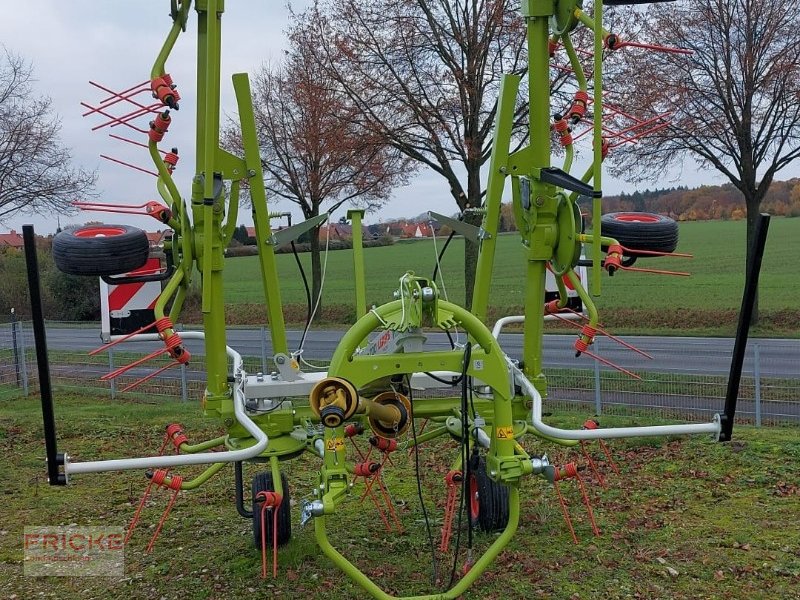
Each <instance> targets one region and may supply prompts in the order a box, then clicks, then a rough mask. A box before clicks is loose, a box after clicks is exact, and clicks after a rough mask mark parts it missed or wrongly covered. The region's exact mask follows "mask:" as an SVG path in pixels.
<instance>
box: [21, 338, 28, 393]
mask: <svg viewBox="0 0 800 600" xmlns="http://www.w3.org/2000/svg"><path fill="white" fill-rule="evenodd" d="M25 352H26V349H25V327H24V325H23V324H22V323H21V322H20V324H19V359H20V360H19V366H20V370H21V371H22V393H23V394H24V396H25V397H26V398H27V397H28V361H27V359H26V358H25Z"/></svg>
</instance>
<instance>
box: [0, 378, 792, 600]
mask: <svg viewBox="0 0 800 600" xmlns="http://www.w3.org/2000/svg"><path fill="white" fill-rule="evenodd" d="M56 402H57V411H56V412H57V420H58V425H59V438H60V444H61V446H60V448H59V449H60V450H62V451H69V452H70V453H71V454H72V455H74V456H76V457H77V458H79V459H81V460H88V459H92V458H99V457H112V456H113V457H118V456H122V455H135V454H140V453H150V452H153V451H155V450H156V449H157V448H158V446H159V445H160V441H161V436H162V434H163V425H164V424H165V423H168V422H173V421H180V422H182V423H183V424H184V425H185V427H186V431H187V433H188V434H189V436H190V439H191V441H193V442H194V441H199V440H201V439H206V438H208V437H212V436H214V435H217V434H218V429H216V423H215V422H211V421H208V420H204V419H203V418H202V417H201V416H200V414H199V410H198V409H197V407H196V406H193V405H192V404H180V403H150V404H147V403H141V402H134V401H124V400H123V401H116V402H113V403H112V402H108V401H104V400H100V399H93V398H89V397H83V398H78V397H75V396H68V395H66V394H65V393H63V392H61V393H57V394H56ZM584 417H585V415H579V414H574V413H563V414H557V415H553V417H550V418H549V419H550V420H551V421H552V422H554V423H556V424H560V425H562V426H577V424H579V423H580V422H581V421H582V419H583V418H584ZM631 423H637V424H642V423H640V422H639V419H637V418H635V417H617V418H615V419H612V418H607V419H606V421H605V422H604V425H615V424H631ZM797 432H798V430H797V429H796V428H795V429H790V428H777V427H776V428H769V429H760V430H757V429H754V428H748V427H741V428H738V429H735V430H734V438H735V441H734V442H733V443H730V444H716V443H713V442H712V441H710V440H709V439H707V437H705V436H701V437H695V438H690V439H689V438H687V439H682V440H653V439H651V440H629V441H627V442H622V441H617V442H614V443H613V444H612V449H613V452H614V454H615V456H616V459H617V461H618V463H619V465H620V469H621V475H620V476H615V475H610V476H609V480H610V484H611V485H610V489H608V490H602V489H601V488H599V487H598V486H597V485H591V484H590V486H589V489H590V493H591V495H592V497H593V499H594V500H593V503H594V504H595V511H596V517H597V520H598V524H599V527H600V529H601V530H602V531H603V535H602V536H601V537H600V538H593V537H591V535H590V529H589V524H588V522H587V521H586V518H585V512H584V510H583V508H582V506H581V505H580V500H579V496H578V495H577V493H576V492H575V490H574V488H573V486H571V485H569V484H562V489H563V490H564V493H565V496H566V498H567V502H568V503H569V504H570V506H571V509H572V510H571V512H572V515H573V518H575V528H576V532H577V534H578V536H579V539H580V543H579V544H578V545H577V546H576V545H574V544H573V543H572V541H571V539H570V536H569V533H568V531H567V528H566V527H565V525H564V523H563V520H562V517H561V513H560V508H559V504H558V500H557V498H556V496H555V494H554V493H553V490H552V488H551V487H550V486H549V485H547V484H546V483H545V482H544V481H543V480H541V479H535V480H533V479H532V480H530V481H525V482H524V484H523V486H522V490H523V498H524V502H523V507H522V519H521V523H520V529H519V531H518V533H517V535H516V536H515V538H514V540H513V541H512V543H511V545H510V546H509V548H508V549H507V550H506V551H505V552H503V553H502V554H501V555H500V557H499V558H498V560H497V562H496V564H495V565H494V566H492V567H491V568H490V569H489V570H488V571H487V573H485V574H484V576H482V577H481V578H480V579H479V580H478V582H477V584H476V585H475V586H473V588H471V590H470V591H469V593H467V594H465V596H464V598H465V599H467V600H474V599H497V600H499V599H503V600H515V599H522V598H538V597H542V598H553V599H570V600H572V599H595V598H609V599H617V598H620V599H622V598H646V599H665V600H666V599H688V598H692V599H694V598H698V599H699V598H703V599H710V598H720V599H722V598H726V599H727V598H796V597H797V596H798V591H800V529H798V528H797V527H796V526H795V525H796V520H797V515H798V514H800V490H798V487H797V483H798V481H800V445H798V443H797ZM523 443H525V445H526V446H527V447H528V449H529V450H537V451H541V450H547V451H548V453H549V454H550V456H551V457H552V458H553V459H554V461H555V462H559V463H563V462H566V461H568V460H573V459H575V458H577V456H576V455H575V453H567V452H565V451H559V450H555V451H554V449H553V447H552V446H546V447H545V446H541V445H533V444H531V442H530V440H528V441H524V442H523ZM42 446H43V445H42V442H41V417H40V414H39V408H38V405H37V400H36V399H35V398H30V399H20V398H6V399H2V400H0V448H2V453H0V476H2V478H3V488H2V490H3V495H2V499H3V501H2V503H1V504H0V597H2V598H18V599H20V600H21V599H23V598H33V597H54V598H60V599H61V598H64V599H72V598H82V599H83V598H134V599H139V598H141V599H148V600H149V599H152V598H164V599H173V598H174V599H181V600H184V599H185V600H194V599H198V600H199V599H206V598H215V599H216V598H243V597H264V596H265V595H266V597H270V598H271V597H276V598H288V599H297V600H299V599H310V598H326V599H330V600H344V599H362V598H366V595H365V594H364V592H363V591H361V590H360V588H357V587H356V586H354V585H353V584H351V583H350V582H349V580H348V579H347V578H346V577H345V576H344V575H342V574H341V573H340V572H339V571H338V570H336V569H335V568H334V567H333V565H332V564H331V563H330V562H329V561H328V560H327V559H325V558H324V557H322V556H321V554H320V552H319V550H318V549H317V547H316V545H315V543H314V539H313V529H312V528H311V527H310V526H309V527H306V528H304V529H301V528H299V527H298V526H297V521H298V517H299V508H298V507H297V506H296V505H294V506H293V507H292V521H293V533H292V542H291V543H290V545H289V546H287V547H286V548H284V549H282V550H281V551H280V553H279V556H280V560H279V577H278V579H276V580H272V579H268V580H266V581H264V580H261V579H260V577H259V575H260V556H259V554H258V553H257V552H256V550H255V549H254V548H253V546H252V535H251V532H250V522H249V521H247V520H244V519H242V518H240V517H239V516H238V515H237V514H236V511H235V509H234V505H233V490H232V473H231V469H230V468H227V469H224V470H223V471H222V473H221V474H220V475H218V476H217V477H216V478H215V479H212V480H211V481H210V482H209V483H208V484H207V485H206V486H204V487H202V488H201V489H200V490H198V491H196V492H188V493H182V494H181V495H180V497H179V498H178V501H177V503H176V506H175V509H174V511H173V513H172V515H171V516H170V518H169V520H168V521H167V523H166V525H165V528H164V531H163V533H162V535H161V538H160V539H159V542H158V543H157V545H156V547H155V550H154V552H153V553H152V554H146V553H145V552H144V549H145V546H146V544H147V541H148V538H149V537H150V535H151V534H152V531H153V527H154V525H155V523H156V521H157V519H158V517H159V515H160V513H161V511H162V510H163V508H164V506H165V504H166V500H167V494H166V493H164V492H160V493H157V494H155V496H154V497H153V499H152V502H151V503H150V504H148V506H147V507H146V508H145V510H144V512H143V517H142V518H143V522H142V523H141V524H140V527H139V529H138V530H137V532H136V534H135V535H134V536H133V538H132V542H131V544H130V545H129V546H128V548H127V549H126V572H125V577H124V578H123V579H121V580H109V579H106V578H102V577H93V578H68V577H59V578H56V577H53V578H31V577H25V576H23V575H22V535H21V534H22V527H23V525H56V524H70V523H75V524H78V525H110V526H124V525H126V523H127V522H128V520H129V519H130V517H131V515H132V513H133V510H134V507H135V505H136V503H137V501H138V498H139V496H140V494H141V492H142V490H143V488H144V483H145V479H144V477H143V476H142V473H141V472H128V473H109V474H98V475H83V476H80V477H76V478H75V479H74V481H73V482H72V483H71V484H70V486H69V487H67V488H51V487H49V486H47V485H46V483H45V481H44V473H45V469H44V464H43V460H42V459H43V447H42ZM452 452H454V447H453V442H447V441H444V442H441V443H440V444H438V445H435V446H431V447H423V449H422V450H421V453H420V462H421V468H422V473H423V493H424V495H425V499H426V502H427V505H428V509H429V511H430V516H431V519H432V521H433V529H434V536H437V535H438V531H439V526H440V524H441V516H442V510H443V508H442V507H443V503H444V490H445V488H444V484H443V481H442V476H443V474H444V470H445V469H446V466H445V465H444V464H442V463H443V459H442V456H443V455H446V454H448V453H452ZM448 460H449V459H448ZM394 462H395V465H394V466H393V467H392V468H390V470H389V472H388V473H387V476H386V477H387V484H388V487H389V489H390V490H391V492H392V495H393V497H394V499H395V501H396V503H397V505H398V510H399V514H400V518H401V519H402V522H403V525H404V527H405V528H406V533H405V534H403V535H400V536H389V535H387V534H385V533H384V532H383V529H382V526H381V525H380V521H379V520H378V519H377V518H376V517H375V515H374V513H373V512H372V511H371V510H370V509H369V508H368V504H364V505H359V503H358V500H357V497H355V498H353V499H352V500H350V501H348V502H346V503H345V504H344V505H343V510H342V511H341V513H337V517H336V521H335V522H331V523H330V525H329V529H330V530H331V535H332V536H333V540H334V543H335V544H336V545H337V546H338V547H339V548H340V549H341V550H342V551H343V552H344V553H345V555H346V556H347V557H348V558H349V559H350V560H352V561H353V562H355V563H356V564H357V565H358V566H359V567H360V568H361V569H363V570H365V571H366V572H367V573H369V574H370V576H372V577H373V578H374V579H375V580H376V582H377V583H378V584H379V585H381V586H382V587H383V588H384V589H386V590H388V591H390V592H392V593H401V594H418V593H424V592H430V591H433V589H434V588H433V587H432V585H431V582H430V573H431V555H430V549H429V548H428V545H427V538H426V535H425V529H424V524H423V519H422V517H421V513H420V509H419V502H418V500H417V492H416V486H415V483H414V481H415V479H414V474H413V473H414V471H413V461H411V460H409V457H408V456H406V453H398V454H396V455H395V458H394ZM317 463H318V459H314V458H313V457H311V456H305V457H303V458H300V459H297V460H294V461H290V462H288V463H285V467H284V468H285V469H286V471H287V474H288V475H289V480H290V486H291V492H292V498H293V500H294V501H296V502H293V504H296V503H297V502H299V501H300V500H301V499H302V498H305V497H308V496H309V492H310V490H311V488H312V486H313V485H314V477H315V474H316V469H317ZM606 470H607V469H606ZM255 472H256V467H254V466H253V465H249V466H248V467H247V469H246V472H245V475H246V477H249V476H251V475H252V474H254V473H255ZM180 473H181V474H182V475H186V476H190V475H191V474H192V473H193V472H192V471H191V470H188V469H187V470H180ZM492 539H493V536H490V535H485V534H477V536H476V544H475V546H476V552H479V553H480V552H482V551H483V549H485V548H486V547H487V545H488V544H489V543H491V541H492ZM462 557H463V554H462ZM437 559H438V561H439V562H438V564H439V569H440V571H441V572H442V573H447V574H449V569H450V567H451V565H452V559H453V557H452V554H449V555H442V554H441V553H439V554H437Z"/></svg>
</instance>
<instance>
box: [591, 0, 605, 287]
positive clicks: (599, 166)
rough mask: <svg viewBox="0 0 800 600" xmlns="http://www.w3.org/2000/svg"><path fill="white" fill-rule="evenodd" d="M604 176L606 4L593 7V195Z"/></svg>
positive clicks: (596, 267)
mask: <svg viewBox="0 0 800 600" xmlns="http://www.w3.org/2000/svg"><path fill="white" fill-rule="evenodd" d="M602 173H603V1H602V0H596V1H595V3H594V191H595V192H600V191H601V190H602V189H603V186H602V183H603V182H602V179H601V178H602ZM602 202H603V201H602V198H601V197H600V195H599V194H595V198H593V199H592V231H593V232H594V241H593V243H592V285H591V293H592V295H593V296H599V295H600V275H601V274H602V272H603V269H601V268H600V265H601V264H602V253H601V248H600V228H601V227H600V219H601V218H602V212H603V206H602Z"/></svg>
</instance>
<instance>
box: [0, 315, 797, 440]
mask: <svg viewBox="0 0 800 600" xmlns="http://www.w3.org/2000/svg"><path fill="white" fill-rule="evenodd" d="M99 331H100V327H99V324H92V323H90V324H86V323H82V324H76V323H61V322H48V323H47V332H48V350H49V362H50V372H51V377H52V382H53V385H54V386H55V387H56V388H57V389H60V390H64V391H70V390H72V391H74V392H76V393H77V392H86V391H90V392H92V393H95V394H100V395H106V394H107V395H108V396H109V397H110V398H112V399H114V398H118V397H126V396H138V397H143V396H144V397H147V398H151V399H159V398H160V399H164V400H167V399H180V400H183V401H189V400H196V399H199V398H200V397H201V396H202V393H203V389H204V385H205V372H204V371H203V370H202V366H203V361H202V353H203V348H202V343H200V342H197V343H194V345H192V344H189V343H187V345H188V347H189V349H190V351H191V352H192V354H193V357H194V360H192V361H191V362H190V364H189V365H188V366H175V367H173V368H169V369H167V370H165V371H163V372H161V373H158V374H157V375H156V376H154V377H152V378H150V379H147V380H146V381H144V382H142V383H141V384H139V385H137V386H136V387H135V388H134V389H132V390H126V388H127V386H129V385H130V384H132V383H134V382H136V381H138V380H140V379H142V378H144V377H146V376H148V375H150V374H152V373H153V372H154V371H155V370H157V369H159V368H160V367H163V366H166V365H168V364H169V363H168V362H167V361H166V360H165V359H164V358H154V359H151V360H148V361H146V362H145V363H142V364H141V365H139V366H137V367H135V368H133V369H131V370H130V371H128V372H126V373H125V374H124V375H122V376H121V377H118V378H116V379H113V380H102V379H101V377H102V376H103V375H105V374H107V373H109V372H110V371H112V370H114V369H115V368H118V367H120V366H122V365H126V364H130V363H131V362H134V361H136V360H138V359H140V358H142V357H143V356H145V355H146V354H147V353H149V352H152V351H154V350H156V349H158V348H159V347H162V348H163V346H160V345H159V344H155V343H153V344H149V345H145V346H144V347H142V346H139V345H133V344H121V345H119V346H116V347H114V348H112V349H109V350H107V351H103V352H101V353H98V354H96V355H93V356H90V355H89V354H88V352H89V351H90V350H91V349H92V348H94V347H97V346H100V344H101V342H100V337H99ZM245 334H247V336H246V337H247V339H248V342H247V343H246V344H245V343H243V341H242V340H243V338H244V336H245ZM502 340H503V338H502V337H501V341H502ZM237 342H239V343H238V344H237ZM691 342H692V343H691V344H688V343H686V344H685V345H684V344H681V343H680V342H678V343H677V344H676V342H675V341H674V340H669V339H668V338H652V339H651V338H639V340H638V343H639V345H640V346H641V347H642V350H644V351H646V352H648V353H649V354H651V355H652V356H653V358H654V360H652V361H647V360H644V359H641V358H640V357H637V356H638V355H634V354H630V353H629V354H626V355H625V357H624V358H620V359H616V360H615V362H620V363H622V364H625V365H626V367H628V368H630V369H631V370H632V371H634V372H635V373H636V374H637V375H638V376H639V377H641V379H638V380H637V379H633V378H631V377H629V376H627V375H625V374H623V373H619V372H617V371H614V370H613V369H610V368H608V367H606V366H605V365H602V364H601V363H600V362H598V361H591V360H589V359H585V358H584V359H582V360H580V361H576V360H575V358H574V354H573V353H571V352H568V351H567V350H566V349H565V350H564V351H562V352H560V353H550V354H548V351H547V346H548V340H547V339H546V340H545V373H546V374H547V376H548V390H549V393H548V398H547V401H546V405H545V406H546V410H547V407H549V408H552V409H555V408H567V407H569V408H572V409H575V408H578V409H580V410H585V411H586V412H587V414H598V415H599V414H624V413H626V412H635V414H637V415H639V414H641V415H654V416H659V417H667V418H675V419H680V420H688V421H693V420H708V419H709V418H710V416H711V415H713V414H714V413H717V412H721V411H722V408H723V405H724V398H725V393H726V388H727V381H728V378H727V365H728V364H729V363H730V354H731V343H723V342H722V341H720V340H707V341H706V340H697V339H694V340H691ZM229 343H230V345H231V346H233V347H234V348H235V349H237V351H239V352H241V353H242V355H243V357H244V362H245V370H246V371H248V372H250V373H256V372H265V373H266V372H269V371H270V370H271V356H270V355H271V347H270V343H269V334H268V331H266V330H265V329H264V328H260V329H255V330H253V329H252V328H247V329H232V330H230V332H229ZM239 346H241V347H239ZM593 350H595V351H596V352H597V353H599V354H601V355H605V356H612V357H613V356H614V354H613V353H614V352H617V351H618V349H617V348H616V346H613V347H612V345H611V343H610V342H609V341H608V340H606V339H602V340H600V341H598V342H597V344H596V346H595V347H593ZM562 354H563V356H562ZM576 363H577V365H579V366H577V367H576V366H572V365H575V364H576ZM37 391H38V372H37V365H36V353H35V351H34V343H33V330H32V326H31V324H30V323H29V322H16V323H15V322H12V323H3V324H0V398H4V397H12V396H19V395H30V394H35V393H37ZM737 419H738V420H740V421H742V422H750V423H755V424H756V425H761V424H784V423H791V424H796V425H797V424H800V340H759V339H752V340H751V341H750V343H749V344H748V348H747V355H746V360H745V367H744V371H743V374H742V381H741V386H740V390H739V404H738V410H737Z"/></svg>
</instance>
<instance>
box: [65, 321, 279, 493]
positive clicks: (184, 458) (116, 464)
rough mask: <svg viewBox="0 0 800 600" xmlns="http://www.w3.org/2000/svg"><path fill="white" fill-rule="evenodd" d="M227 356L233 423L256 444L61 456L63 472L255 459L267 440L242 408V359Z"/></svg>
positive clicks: (189, 335) (193, 334)
mask: <svg viewBox="0 0 800 600" xmlns="http://www.w3.org/2000/svg"><path fill="white" fill-rule="evenodd" d="M180 336H181V337H182V338H183V339H190V340H191V339H195V340H202V339H205V335H204V333H203V332H202V331H185V332H181V334H180ZM160 339H161V338H160V337H159V336H158V334H140V335H136V336H133V337H131V338H129V339H128V340H126V341H131V342H152V341H156V340H160ZM225 351H226V352H227V354H228V356H229V357H230V358H231V359H233V375H234V379H235V383H234V384H233V390H232V392H233V411H234V416H235V417H236V420H237V421H238V422H239V424H240V425H241V426H242V427H244V428H245V429H246V430H247V432H248V433H250V435H252V436H253V438H254V439H255V440H256V443H255V444H254V445H253V446H250V447H249V448H245V449H243V450H228V451H226V452H202V453H198V454H176V455H172V456H146V457H142V458H120V459H113V460H92V461H86V462H70V460H69V457H68V456H65V457H64V473H65V474H66V475H67V477H69V476H70V475H73V474H76V473H101V472H104V471H128V470H131V469H160V468H165V467H178V466H184V465H207V464H212V463H221V462H239V461H243V460H248V459H251V458H254V457H255V456H258V455H259V454H261V453H262V452H263V451H264V450H266V448H267V444H268V443H269V438H268V437H267V434H266V433H264V432H263V431H262V430H261V428H259V426H258V425H256V424H255V423H254V422H253V421H252V420H251V419H250V417H248V416H247V414H246V412H245V407H244V380H245V373H244V371H243V369H242V356H241V355H240V354H239V353H238V352H236V351H235V350H233V349H232V348H231V347H230V346H226V347H225Z"/></svg>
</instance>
